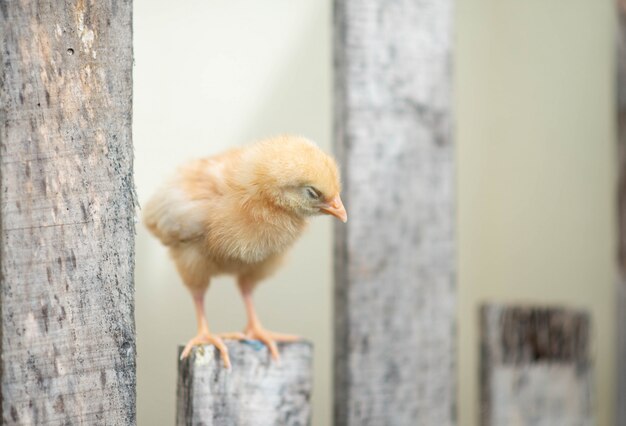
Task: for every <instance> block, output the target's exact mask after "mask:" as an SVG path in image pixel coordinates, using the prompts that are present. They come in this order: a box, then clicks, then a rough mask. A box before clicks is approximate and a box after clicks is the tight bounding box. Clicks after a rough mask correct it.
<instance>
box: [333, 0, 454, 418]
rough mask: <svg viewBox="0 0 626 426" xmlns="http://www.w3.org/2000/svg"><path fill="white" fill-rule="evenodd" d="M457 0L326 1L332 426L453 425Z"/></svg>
mask: <svg viewBox="0 0 626 426" xmlns="http://www.w3.org/2000/svg"><path fill="white" fill-rule="evenodd" d="M452 6H453V1H452V0H423V1H411V0H395V1H388V0H365V1H356V0H335V17H334V25H335V41H334V42H335V79H336V84H335V105H336V110H335V118H336V119H335V137H336V149H337V153H338V157H339V160H340V163H341V166H342V172H343V177H344V191H343V194H344V195H343V197H345V201H346V203H347V207H348V212H349V215H350V220H349V221H348V223H347V226H344V225H342V226H340V227H337V228H336V233H335V235H336V249H335V253H336V263H335V280H336V293H335V321H336V334H335V402H334V412H335V414H334V416H335V424H336V425H354V426H356V425H381V424H393V425H416V424H424V425H442V426H443V425H451V424H455V422H456V420H455V416H456V413H455V401H456V383H455V376H456V373H455V331H454V328H455V324H454V322H455V294H456V289H455V241H454V164H453V146H452V111H451V100H452V94H451V71H452V66H451V45H452V34H453V28H452Z"/></svg>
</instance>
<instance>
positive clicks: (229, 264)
mask: <svg viewBox="0 0 626 426" xmlns="http://www.w3.org/2000/svg"><path fill="white" fill-rule="evenodd" d="M339 191H340V179H339V172H338V170H337V165H336V163H335V161H334V160H333V158H332V157H330V156H329V155H327V154H325V153H324V152H323V151H321V150H320V149H319V148H318V147H317V146H316V145H315V144H314V143H313V142H311V141H309V140H307V139H305V138H302V137H296V136H281V137H277V138H272V139H267V140H263V141H260V142H257V143H255V144H252V145H249V146H246V147H243V148H236V149H231V150H229V151H226V152H224V153H222V154H219V155H215V156H213V157H208V158H204V159H200V160H195V161H191V162H189V163H187V164H185V165H183V166H182V167H180V168H179V169H178V170H177V172H176V173H175V174H174V176H173V177H172V178H171V179H169V180H168V181H166V182H165V184H164V185H163V186H162V187H161V188H160V189H159V190H158V191H157V192H156V194H155V195H154V196H153V197H152V198H151V199H150V200H149V201H148V203H147V204H146V205H145V207H144V212H143V213H144V214H143V221H144V224H145V225H146V227H147V228H148V229H149V230H150V232H151V233H152V234H153V235H154V236H156V237H157V238H158V239H159V240H160V241H161V243H163V244H164V245H165V246H167V247H168V248H169V252H170V255H171V257H172V259H173V260H174V263H175V264H176V268H177V269H178V272H179V274H180V276H181V278H182V280H183V283H184V284H185V285H186V286H187V288H188V289H189V291H190V292H191V296H192V298H193V303H194V306H195V311H196V318H197V321H198V333H197V335H196V336H195V337H193V338H192V339H191V340H189V342H188V343H187V345H186V346H185V348H184V350H183V352H182V356H181V358H185V357H186V356H187V355H189V353H190V351H191V349H192V347H193V346H195V345H199V344H203V343H210V344H213V345H215V346H216V347H217V348H218V350H219V351H220V353H221V355H222V359H223V361H224V365H225V366H226V367H227V368H230V359H229V357H228V350H227V348H226V346H225V345H224V342H223V340H222V338H232V339H256V340H260V341H261V342H263V343H264V344H265V345H267V347H268V349H269V351H270V353H271V355H272V357H273V358H274V359H278V349H277V347H276V343H275V342H280V341H293V340H297V339H298V337H297V336H292V335H287V334H281V333H275V332H272V331H268V330H266V329H265V328H264V327H263V326H262V325H261V322H260V321H259V319H258V317H257V315H256V313H255V309H254V305H253V303H252V291H253V290H254V288H255V287H256V285H257V283H258V282H259V281H260V280H262V279H264V278H267V277H268V276H269V275H271V274H272V273H273V272H274V271H275V270H276V269H277V268H278V266H279V265H280V263H281V260H282V259H283V256H284V255H285V252H286V251H287V250H288V249H289V248H290V247H291V246H292V245H293V243H294V242H295V241H296V239H297V238H298V237H299V236H300V235H301V234H302V231H303V230H304V228H305V226H306V225H307V222H308V219H309V218H310V217H311V216H315V215H319V214H329V215H332V216H335V217H337V218H338V219H340V220H341V221H343V222H346V221H347V214H346V210H345V208H344V206H343V203H342V202H341V198H340V197H339ZM221 274H229V275H234V276H236V278H237V283H238V286H239V290H240V292H241V295H242V297H243V301H244V304H245V307H246V313H247V317H248V323H247V326H246V328H245V330H244V332H243V333H227V334H221V335H216V334H212V333H211V332H210V331H209V326H208V324H207V320H206V317H205V314H204V294H205V292H206V290H207V288H208V286H209V282H210V280H211V278H212V277H214V276H217V275H221Z"/></svg>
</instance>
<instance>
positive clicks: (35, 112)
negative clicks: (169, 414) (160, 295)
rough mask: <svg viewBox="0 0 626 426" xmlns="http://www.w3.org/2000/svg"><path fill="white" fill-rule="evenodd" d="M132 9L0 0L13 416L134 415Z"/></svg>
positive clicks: (10, 420) (8, 409)
mask: <svg viewBox="0 0 626 426" xmlns="http://www.w3.org/2000/svg"><path fill="white" fill-rule="evenodd" d="M131 12H132V2H131V1H130V0H126V1H113V0H103V1H97V2H94V1H91V2H87V1H84V0H73V1H70V0H66V1H63V0H55V1H50V2H37V1H32V0H24V1H19V2H18V1H0V18H1V19H0V43H1V49H0V55H1V60H0V124H1V127H0V155H1V160H0V183H1V188H2V192H1V195H0V197H1V211H0V227H1V235H2V241H1V244H0V270H1V274H2V291H1V295H0V307H1V320H2V344H1V345H2V346H1V352H2V357H1V358H2V361H1V362H2V390H1V391H2V423H3V424H89V425H91V424H94V425H96V424H105V423H106V424H110V425H129V424H134V423H135V335H134V319H133V264H134V222H133V221H134V209H135V197H134V189H133V178H132V143H131V96H132V27H131Z"/></svg>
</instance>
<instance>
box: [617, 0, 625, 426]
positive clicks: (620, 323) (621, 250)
mask: <svg viewBox="0 0 626 426" xmlns="http://www.w3.org/2000/svg"><path fill="white" fill-rule="evenodd" d="M616 8H617V40H616V41H617V126H618V127H617V142H618V143H617V147H618V149H617V152H618V161H619V163H618V173H619V178H618V179H619V180H618V185H617V192H618V193H617V208H618V212H617V217H618V226H619V229H618V233H619V234H618V239H617V240H618V280H617V288H616V295H617V318H616V320H617V327H616V329H617V333H618V335H617V392H616V394H617V395H616V398H617V399H616V404H615V408H616V410H617V412H616V424H617V425H619V426H626V0H618V1H617V5H616Z"/></svg>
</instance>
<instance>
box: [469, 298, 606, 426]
mask: <svg viewBox="0 0 626 426" xmlns="http://www.w3.org/2000/svg"><path fill="white" fill-rule="evenodd" d="M589 328H590V320H589V315H588V314H587V313H584V312H579V311H573V310H568V309H559V308H534V307H506V306H497V305H488V306H484V307H483V308H482V309H481V423H480V424H481V425H482V426H507V425H579V426H586V425H592V424H594V422H593V414H592V412H593V410H592V371H591V361H590V358H589V339H590V337H589V334H590V332H589Z"/></svg>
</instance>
